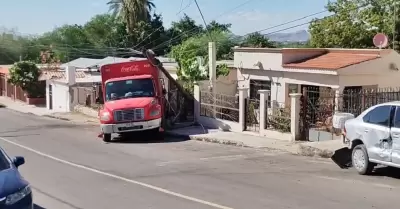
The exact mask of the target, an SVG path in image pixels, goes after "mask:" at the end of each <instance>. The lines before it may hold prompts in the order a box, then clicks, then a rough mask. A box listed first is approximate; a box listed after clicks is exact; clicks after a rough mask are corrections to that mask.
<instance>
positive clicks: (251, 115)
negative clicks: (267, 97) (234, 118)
mask: <svg viewBox="0 0 400 209" xmlns="http://www.w3.org/2000/svg"><path fill="white" fill-rule="evenodd" d="M245 111H246V112H245V116H246V120H245V123H246V125H245V129H246V131H254V132H258V131H259V130H260V100H259V99H245Z"/></svg>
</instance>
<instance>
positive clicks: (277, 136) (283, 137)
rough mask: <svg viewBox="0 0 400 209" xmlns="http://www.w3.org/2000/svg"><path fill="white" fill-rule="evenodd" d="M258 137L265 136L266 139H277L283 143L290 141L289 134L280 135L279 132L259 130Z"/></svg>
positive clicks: (290, 136)
mask: <svg viewBox="0 0 400 209" xmlns="http://www.w3.org/2000/svg"><path fill="white" fill-rule="evenodd" d="M260 135H262V136H266V137H268V138H272V139H278V140H283V141H292V135H291V133H282V132H279V131H273V130H267V129H261V130H260Z"/></svg>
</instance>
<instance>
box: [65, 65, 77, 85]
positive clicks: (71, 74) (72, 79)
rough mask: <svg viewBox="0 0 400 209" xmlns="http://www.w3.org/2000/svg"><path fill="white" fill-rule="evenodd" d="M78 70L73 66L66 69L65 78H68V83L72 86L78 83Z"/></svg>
mask: <svg viewBox="0 0 400 209" xmlns="http://www.w3.org/2000/svg"><path fill="white" fill-rule="evenodd" d="M75 74H76V68H75V67H73V66H67V68H66V69H65V77H66V78H67V83H68V85H69V86H72V85H74V84H75V83H76V76H75Z"/></svg>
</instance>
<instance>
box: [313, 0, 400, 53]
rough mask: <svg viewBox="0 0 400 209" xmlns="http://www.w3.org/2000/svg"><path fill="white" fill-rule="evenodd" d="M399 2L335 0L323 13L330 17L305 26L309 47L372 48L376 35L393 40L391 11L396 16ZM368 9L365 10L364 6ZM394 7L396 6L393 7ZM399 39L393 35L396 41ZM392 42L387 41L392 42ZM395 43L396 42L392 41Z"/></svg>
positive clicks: (398, 0) (392, 0)
mask: <svg viewBox="0 0 400 209" xmlns="http://www.w3.org/2000/svg"><path fill="white" fill-rule="evenodd" d="M399 3H400V0H352V1H348V0H337V1H335V2H330V3H328V5H327V9H328V10H329V11H330V12H332V13H333V14H334V15H333V16H328V17H326V18H323V19H322V20H315V21H313V22H312V23H311V24H310V26H309V32H310V33H311V40H310V45H311V46H312V47H341V48H372V47H374V45H373V42H372V38H373V37H374V35H375V34H376V33H378V32H383V33H385V34H387V35H388V36H389V38H390V39H392V37H393V26H394V25H396V30H395V31H396V33H397V34H399V32H400V31H399V27H398V25H399V22H398V19H399V18H397V21H396V23H394V19H395V18H393V17H394V13H393V12H394V10H395V9H396V10H397V14H399V13H398V12H400V10H399V9H400V4H399ZM367 4H368V6H365V5H367ZM394 5H396V6H394ZM398 38H399V35H397V39H398ZM392 41H393V40H391V42H392ZM395 41H398V40H395Z"/></svg>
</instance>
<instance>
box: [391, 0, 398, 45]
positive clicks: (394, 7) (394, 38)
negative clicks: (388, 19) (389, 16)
mask: <svg viewBox="0 0 400 209" xmlns="http://www.w3.org/2000/svg"><path fill="white" fill-rule="evenodd" d="M396 10H397V9H396V2H395V3H393V40H392V42H393V50H395V47H396V22H397V17H396V15H397V11H396Z"/></svg>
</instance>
